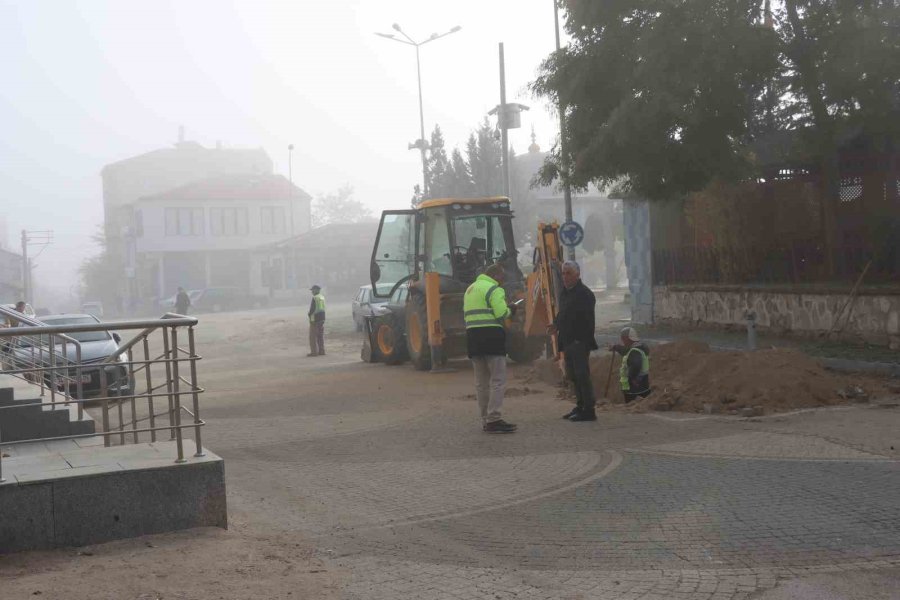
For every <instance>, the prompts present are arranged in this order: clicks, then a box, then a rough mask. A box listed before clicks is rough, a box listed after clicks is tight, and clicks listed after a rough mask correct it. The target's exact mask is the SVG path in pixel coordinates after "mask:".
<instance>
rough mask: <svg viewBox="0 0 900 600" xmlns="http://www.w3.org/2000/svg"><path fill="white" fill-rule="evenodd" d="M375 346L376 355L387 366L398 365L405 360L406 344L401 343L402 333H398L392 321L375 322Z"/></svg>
mask: <svg viewBox="0 0 900 600" xmlns="http://www.w3.org/2000/svg"><path fill="white" fill-rule="evenodd" d="M373 327H374V332H375V335H374V338H375V345H376V346H377V347H378V353H379V354H381V356H382V357H383V359H384V362H385V363H386V364H389V365H399V364H400V363H402V362H403V361H405V360H406V357H407V354H406V344H404V343H403V332H401V331H398V328H397V326H396V324H395V323H394V320H393V319H384V320H378V321H375V323H374V325H373Z"/></svg>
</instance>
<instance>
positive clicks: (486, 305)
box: [463, 263, 516, 433]
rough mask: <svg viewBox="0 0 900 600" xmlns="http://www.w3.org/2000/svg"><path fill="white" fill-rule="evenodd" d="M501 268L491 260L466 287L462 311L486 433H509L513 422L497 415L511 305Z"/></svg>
mask: <svg viewBox="0 0 900 600" xmlns="http://www.w3.org/2000/svg"><path fill="white" fill-rule="evenodd" d="M504 275H505V272H504V269H503V266H502V265H500V264H499V263H495V264H493V265H491V266H490V267H488V268H487V270H486V271H485V272H484V273H483V274H481V275H479V276H478V277H477V278H476V279H475V281H474V283H472V285H470V286H469V288H468V289H467V290H466V295H465V296H464V298H463V312H464V316H465V320H466V345H467V349H468V354H469V358H470V359H471V360H472V365H473V367H474V370H475V397H476V398H477V399H478V409H479V411H480V412H481V421H482V429H483V430H484V431H485V432H486V433H512V432H514V431H515V430H516V426H515V425H513V424H512V423H507V422H506V421H504V420H503V419H502V418H500V410H501V409H502V408H503V396H504V394H505V393H506V326H505V321H506V319H508V318H510V317H511V316H512V314H513V312H514V311H515V306H507V305H506V292H505V291H504V290H503V279H504Z"/></svg>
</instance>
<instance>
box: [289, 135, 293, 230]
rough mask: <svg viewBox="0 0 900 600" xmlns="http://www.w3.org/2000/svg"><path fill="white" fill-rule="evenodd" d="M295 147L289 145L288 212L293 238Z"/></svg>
mask: <svg viewBox="0 0 900 600" xmlns="http://www.w3.org/2000/svg"><path fill="white" fill-rule="evenodd" d="M293 160H294V145H293V144H288V183H290V186H288V212H289V213H290V219H291V237H294V163H293Z"/></svg>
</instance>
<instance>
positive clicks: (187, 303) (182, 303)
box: [175, 287, 191, 315]
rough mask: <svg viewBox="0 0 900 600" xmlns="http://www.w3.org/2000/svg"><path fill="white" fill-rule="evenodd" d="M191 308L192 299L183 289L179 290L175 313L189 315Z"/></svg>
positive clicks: (176, 295)
mask: <svg viewBox="0 0 900 600" xmlns="http://www.w3.org/2000/svg"><path fill="white" fill-rule="evenodd" d="M190 307H191V297H190V296H188V293H187V292H186V291H184V288H183V287H179V288H178V293H177V294H175V312H176V313H178V314H179V315H186V314H188V308H190Z"/></svg>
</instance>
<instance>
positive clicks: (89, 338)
mask: <svg viewBox="0 0 900 600" xmlns="http://www.w3.org/2000/svg"><path fill="white" fill-rule="evenodd" d="M42 321H43V323H44V325H50V326H57V325H97V324H98V323H97V321H95V320H94V319H92V318H91V317H62V318H58V319H42ZM66 335H68V336H69V337H71V338H73V339H75V340H77V341H79V342H81V343H85V342H105V341H107V340H109V339H110V335H109V333H107V332H106V331H80V332H77V333H68V334H66ZM48 343H50V340H49V336H47V335H42V336H41V344H48ZM22 345H23V346H30V345H31V341H30V340H24V339H23V340H22Z"/></svg>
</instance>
